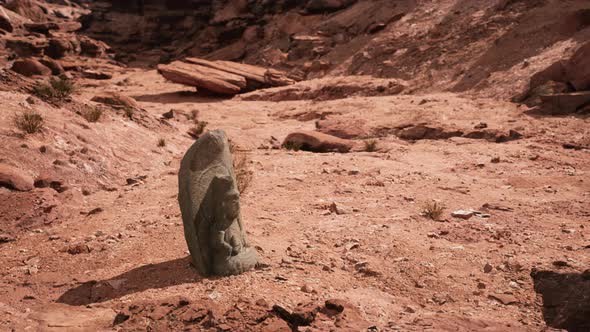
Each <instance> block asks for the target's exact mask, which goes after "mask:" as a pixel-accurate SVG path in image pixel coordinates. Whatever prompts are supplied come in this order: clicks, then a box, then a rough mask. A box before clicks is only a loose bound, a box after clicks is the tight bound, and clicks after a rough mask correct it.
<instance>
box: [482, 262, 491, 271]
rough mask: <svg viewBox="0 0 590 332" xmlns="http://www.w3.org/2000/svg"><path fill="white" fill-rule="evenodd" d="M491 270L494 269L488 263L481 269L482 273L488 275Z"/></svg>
mask: <svg viewBox="0 0 590 332" xmlns="http://www.w3.org/2000/svg"><path fill="white" fill-rule="evenodd" d="M493 269H494V267H493V266H492V265H491V264H490V263H486V265H484V267H483V272H484V273H490V272H492V270H493Z"/></svg>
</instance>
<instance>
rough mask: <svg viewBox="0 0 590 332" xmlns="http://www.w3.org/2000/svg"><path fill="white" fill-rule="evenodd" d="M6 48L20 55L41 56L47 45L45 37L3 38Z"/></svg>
mask: <svg viewBox="0 0 590 332" xmlns="http://www.w3.org/2000/svg"><path fill="white" fill-rule="evenodd" d="M4 40H5V42H6V48H7V49H10V50H11V51H13V52H14V53H16V55H18V56H20V57H30V56H41V55H43V50H44V49H45V48H46V47H47V41H46V40H45V39H30V38H25V37H11V38H5V39H4Z"/></svg>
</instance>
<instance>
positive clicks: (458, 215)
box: [451, 210, 474, 220]
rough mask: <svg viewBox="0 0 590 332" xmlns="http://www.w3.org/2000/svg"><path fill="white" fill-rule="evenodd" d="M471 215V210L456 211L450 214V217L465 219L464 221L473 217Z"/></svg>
mask: <svg viewBox="0 0 590 332" xmlns="http://www.w3.org/2000/svg"><path fill="white" fill-rule="evenodd" d="M473 214H474V213H473V211H472V210H457V211H453V212H451V216H453V217H455V218H460V219H465V220H467V219H469V218H471V217H473Z"/></svg>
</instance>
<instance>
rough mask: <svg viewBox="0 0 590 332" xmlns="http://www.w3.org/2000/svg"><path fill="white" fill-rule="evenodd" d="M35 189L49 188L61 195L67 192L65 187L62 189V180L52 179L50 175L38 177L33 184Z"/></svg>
mask: <svg viewBox="0 0 590 332" xmlns="http://www.w3.org/2000/svg"><path fill="white" fill-rule="evenodd" d="M34 186H35V188H51V189H53V190H55V191H57V192H58V193H62V192H64V191H66V190H67V187H64V185H63V180H61V179H58V178H56V177H54V176H53V175H51V174H41V175H39V176H38V177H37V178H36V179H35V182H34Z"/></svg>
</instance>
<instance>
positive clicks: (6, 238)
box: [0, 234, 16, 243]
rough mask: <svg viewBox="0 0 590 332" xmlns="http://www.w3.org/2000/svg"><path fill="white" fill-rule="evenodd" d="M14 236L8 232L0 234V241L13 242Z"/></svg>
mask: <svg viewBox="0 0 590 332" xmlns="http://www.w3.org/2000/svg"><path fill="white" fill-rule="evenodd" d="M14 241H16V238H15V237H14V236H12V235H10V234H0V243H8V242H14Z"/></svg>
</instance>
